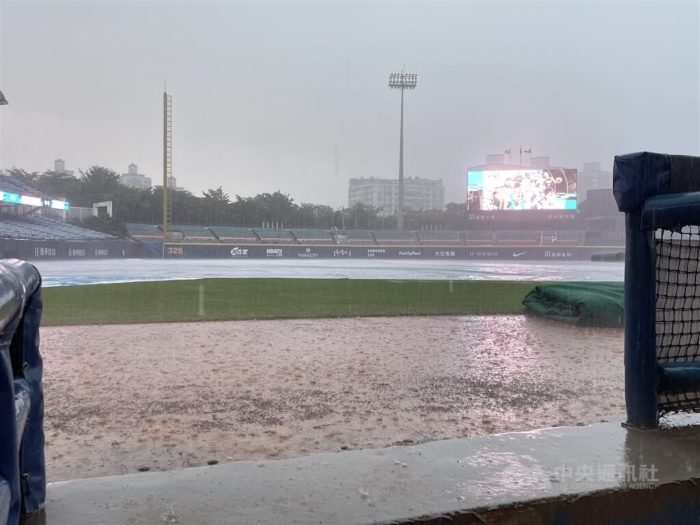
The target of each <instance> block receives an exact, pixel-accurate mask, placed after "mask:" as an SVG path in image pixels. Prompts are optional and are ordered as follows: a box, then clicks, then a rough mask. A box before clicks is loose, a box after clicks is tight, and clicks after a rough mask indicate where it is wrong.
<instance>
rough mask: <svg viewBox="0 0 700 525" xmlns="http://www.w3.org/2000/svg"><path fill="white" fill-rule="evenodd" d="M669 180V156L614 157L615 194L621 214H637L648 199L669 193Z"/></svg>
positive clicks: (637, 155) (631, 154) (632, 154)
mask: <svg viewBox="0 0 700 525" xmlns="http://www.w3.org/2000/svg"><path fill="white" fill-rule="evenodd" d="M670 180H671V162H670V160H669V157H668V155H662V154H659V153H649V152H642V153H629V154H627V155H617V156H616V157H615V162H614V164H613V195H614V196H615V201H616V202H617V207H618V209H619V210H620V211H623V212H631V211H635V210H637V209H638V208H639V207H640V206H641V205H642V204H643V203H644V201H645V200H646V199H648V198H649V197H653V196H654V195H660V194H663V193H666V188H668V186H669V182H670Z"/></svg>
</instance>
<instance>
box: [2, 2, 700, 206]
mask: <svg viewBox="0 0 700 525" xmlns="http://www.w3.org/2000/svg"><path fill="white" fill-rule="evenodd" d="M0 6H1V7H0V46H1V50H0V60H1V62H0V90H2V91H3V92H4V93H5V95H6V97H7V98H8V100H9V101H10V105H9V106H7V107H4V108H3V109H2V110H0V126H1V133H2V134H1V136H0V145H1V149H0V168H5V169H7V168H10V167H12V166H17V167H23V168H26V169H29V170H41V171H43V170H45V169H48V168H50V167H52V165H53V164H52V161H53V160H54V159H55V158H58V157H61V158H63V159H64V160H66V162H67V168H69V169H77V168H86V167H88V166H90V165H93V164H101V165H105V166H109V167H111V168H113V169H115V170H117V171H119V172H120V173H121V172H125V171H126V166H127V165H128V164H129V163H131V162H135V163H136V164H138V165H139V171H140V172H142V173H145V174H147V175H150V176H152V177H153V178H154V181H157V180H158V179H159V177H161V175H160V174H161V173H162V160H161V159H162V153H161V147H162V146H161V144H162V138H161V137H162V135H161V133H162V91H163V79H164V78H167V82H168V91H169V92H170V93H171V94H172V95H173V107H174V154H173V163H174V169H173V171H174V175H175V176H176V177H177V179H178V183H179V184H180V185H181V186H184V187H186V188H187V189H189V190H191V191H193V192H197V193H198V192H199V191H201V190H203V189H206V188H210V187H217V186H223V187H224V189H225V190H226V191H227V192H229V193H230V194H231V195H232V196H233V195H235V194H240V195H253V194H256V193H258V192H272V191H275V190H277V189H280V190H282V191H284V192H287V193H289V194H291V196H292V197H293V198H294V199H295V200H296V201H297V202H314V203H324V204H330V205H333V206H340V205H341V204H343V203H344V202H345V201H346V199H347V180H348V179H349V178H351V177H360V176H365V177H368V176H375V177H396V173H397V169H398V117H399V96H398V93H397V92H392V91H391V90H389V88H388V86H387V83H388V75H389V73H390V72H392V71H397V70H400V69H401V66H402V64H403V63H405V64H406V69H407V70H408V71H410V72H415V73H418V74H419V84H418V88H417V89H416V91H414V92H408V93H407V100H406V157H405V163H406V167H405V174H406V176H419V177H428V178H442V179H443V180H444V181H445V185H446V188H447V200H448V201H458V202H462V201H464V192H465V173H466V169H467V167H469V166H471V165H476V164H481V163H483V161H484V157H485V155H486V154H487V153H494V152H496V153H497V152H502V151H503V150H504V149H505V148H507V147H512V148H513V151H514V153H515V152H517V149H518V148H519V146H520V144H521V143H522V145H523V147H525V148H529V147H531V146H532V148H533V152H534V154H536V155H537V154H540V155H549V156H550V158H551V161H552V162H553V163H555V164H558V165H566V166H571V167H576V168H579V169H581V165H582V163H583V162H585V161H601V162H602V163H603V165H604V166H605V167H608V168H610V167H611V166H612V159H613V156H614V155H615V154H618V153H627V152H631V151H636V150H644V149H647V150H655V151H662V152H671V153H683V154H696V155H697V154H698V153H700V151H699V150H700V102H699V101H700V9H699V7H698V2H696V1H689V2H683V3H675V4H673V3H671V2H659V3H648V2H600V3H593V2H575V3H573V2H564V3H541V2H517V3H502V2H489V3H476V2H461V3H446V2H441V3H432V2H413V3H408V2H406V3H398V2H396V3H381V4H377V3H370V2H365V3H350V2H346V3H336V2H325V3H320V2H306V3H295V2H283V3H234V2H218V3H211V2H208V3H199V2H180V3H169V2H149V3H121V2H109V3H106V2H105V3H103V2H68V1H65V2H49V3H33V2H7V1H4V2H1V3H0ZM336 155H337V163H336ZM513 159H514V160H515V161H517V154H516V155H514V156H513ZM336 164H337V166H338V170H337V172H336Z"/></svg>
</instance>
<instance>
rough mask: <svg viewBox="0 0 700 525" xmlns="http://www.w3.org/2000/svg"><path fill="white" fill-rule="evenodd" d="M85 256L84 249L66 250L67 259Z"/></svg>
mask: <svg viewBox="0 0 700 525" xmlns="http://www.w3.org/2000/svg"><path fill="white" fill-rule="evenodd" d="M85 255H86V251H85V249H84V248H68V257H85Z"/></svg>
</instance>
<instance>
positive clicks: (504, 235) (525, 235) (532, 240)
mask: <svg viewBox="0 0 700 525" xmlns="http://www.w3.org/2000/svg"><path fill="white" fill-rule="evenodd" d="M496 242H497V243H499V244H541V243H542V232H538V231H517V230H516V231H500V232H496Z"/></svg>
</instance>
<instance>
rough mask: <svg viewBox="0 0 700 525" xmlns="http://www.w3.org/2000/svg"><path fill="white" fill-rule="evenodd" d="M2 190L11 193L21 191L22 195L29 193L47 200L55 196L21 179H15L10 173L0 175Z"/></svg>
mask: <svg viewBox="0 0 700 525" xmlns="http://www.w3.org/2000/svg"><path fill="white" fill-rule="evenodd" d="M0 190H2V191H7V192H10V193H19V194H20V195H29V196H31V197H39V198H41V199H45V200H50V199H52V198H53V197H51V196H50V195H48V194H46V193H44V192H43V191H41V190H38V189H36V188H35V187H34V186H32V185H30V184H27V183H26V182H24V181H21V180H19V179H15V178H14V177H11V176H10V175H0Z"/></svg>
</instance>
